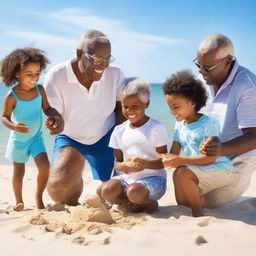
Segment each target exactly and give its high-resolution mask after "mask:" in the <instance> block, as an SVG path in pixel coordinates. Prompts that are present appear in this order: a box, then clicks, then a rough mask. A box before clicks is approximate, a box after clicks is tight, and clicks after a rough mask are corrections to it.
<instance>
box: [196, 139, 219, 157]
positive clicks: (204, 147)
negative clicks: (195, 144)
mask: <svg viewBox="0 0 256 256" xmlns="http://www.w3.org/2000/svg"><path fill="white" fill-rule="evenodd" d="M220 148H221V143H220V139H219V137H217V136H213V137H208V138H206V139H204V140H203V141H202V142H201V144H200V148H199V149H200V152H201V153H202V154H204V155H207V156H218V155H219V153H220Z"/></svg>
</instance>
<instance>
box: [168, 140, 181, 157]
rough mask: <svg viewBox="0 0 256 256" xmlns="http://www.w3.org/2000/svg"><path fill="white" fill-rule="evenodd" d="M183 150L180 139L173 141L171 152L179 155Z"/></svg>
mask: <svg viewBox="0 0 256 256" xmlns="http://www.w3.org/2000/svg"><path fill="white" fill-rule="evenodd" d="M180 151H181V145H180V143H179V142H178V141H173V142H172V146H171V149H170V153H171V154H175V155H177V156H178V155H179V154H180Z"/></svg>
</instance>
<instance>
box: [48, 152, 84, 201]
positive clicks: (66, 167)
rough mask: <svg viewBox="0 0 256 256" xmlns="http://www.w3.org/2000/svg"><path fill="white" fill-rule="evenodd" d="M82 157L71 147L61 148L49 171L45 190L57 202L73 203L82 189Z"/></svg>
mask: <svg viewBox="0 0 256 256" xmlns="http://www.w3.org/2000/svg"><path fill="white" fill-rule="evenodd" d="M83 166H84V157H83V156H82V155H81V154H80V153H79V152H78V151H77V150H76V149H74V148H72V147H64V148H61V150H60V152H59V154H58V156H57V159H56V161H55V164H54V166H53V168H52V169H51V171H50V177H49V181H48V184H47V190H48V193H49V195H50V196H51V198H52V199H53V200H54V201H55V202H58V203H63V204H69V205H75V204H77V203H78V199H79V197H80V195H81V193H82V191H83V179H82V170H83Z"/></svg>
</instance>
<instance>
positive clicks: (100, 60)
mask: <svg viewBox="0 0 256 256" xmlns="http://www.w3.org/2000/svg"><path fill="white" fill-rule="evenodd" d="M84 55H85V56H86V57H87V58H88V59H91V60H93V64H94V65H95V66H98V65H101V64H103V63H106V64H109V63H112V62H113V61H114V60H115V58H114V57H113V56H110V58H108V59H104V58H102V57H97V56H92V55H90V54H89V53H84Z"/></svg>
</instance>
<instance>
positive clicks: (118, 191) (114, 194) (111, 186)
mask: <svg viewBox="0 0 256 256" xmlns="http://www.w3.org/2000/svg"><path fill="white" fill-rule="evenodd" d="M99 189H100V191H101V192H100V193H101V197H102V198H103V199H105V200H106V201H108V202H109V203H111V204H120V203H122V199H123V197H124V189H123V186H122V184H121V182H120V181H118V180H116V179H111V180H109V181H107V182H105V183H104V184H103V185H102V187H101V188H98V189H97V191H98V190H99Z"/></svg>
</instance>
